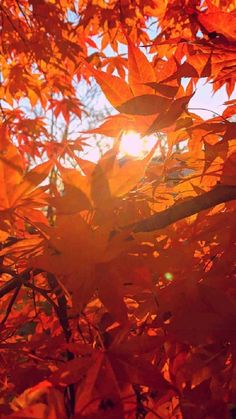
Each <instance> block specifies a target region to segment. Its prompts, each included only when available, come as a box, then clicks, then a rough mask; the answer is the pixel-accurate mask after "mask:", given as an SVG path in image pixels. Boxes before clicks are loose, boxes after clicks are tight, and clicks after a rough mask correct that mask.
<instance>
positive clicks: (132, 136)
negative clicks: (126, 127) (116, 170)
mask: <svg viewBox="0 0 236 419" xmlns="http://www.w3.org/2000/svg"><path fill="white" fill-rule="evenodd" d="M156 141H157V138H156V137H155V136H154V135H150V136H147V137H141V135H140V134H139V133H138V132H135V131H127V132H124V134H123V135H122V138H121V143H120V152H121V154H122V156H126V155H129V156H133V157H140V158H141V157H144V156H145V155H146V154H147V153H148V152H149V151H150V150H151V149H152V147H153V146H154V144H155V143H156Z"/></svg>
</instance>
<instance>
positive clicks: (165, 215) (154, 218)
mask: <svg viewBox="0 0 236 419" xmlns="http://www.w3.org/2000/svg"><path fill="white" fill-rule="evenodd" d="M234 199H236V185H235V186H233V185H232V186H230V185H229V186H228V185H217V186H215V188H213V189H212V190H211V191H209V192H206V193H203V194H202V195H199V196H196V197H194V198H192V199H189V200H187V201H183V202H180V203H177V204H175V205H173V206H172V207H170V208H168V209H166V210H164V211H161V212H158V213H156V214H154V215H151V216H150V217H148V218H145V219H144V220H141V221H139V222H137V223H135V224H133V232H134V233H138V232H145V231H155V230H160V229H162V228H165V227H167V226H169V225H170V224H173V223H175V222H176V221H178V220H182V219H183V218H186V217H189V216H190V215H193V214H197V213H198V212H200V211H203V210H206V209H209V208H212V207H214V206H215V205H218V204H222V203H224V202H228V201H232V200H234ZM131 227H132V226H131Z"/></svg>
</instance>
